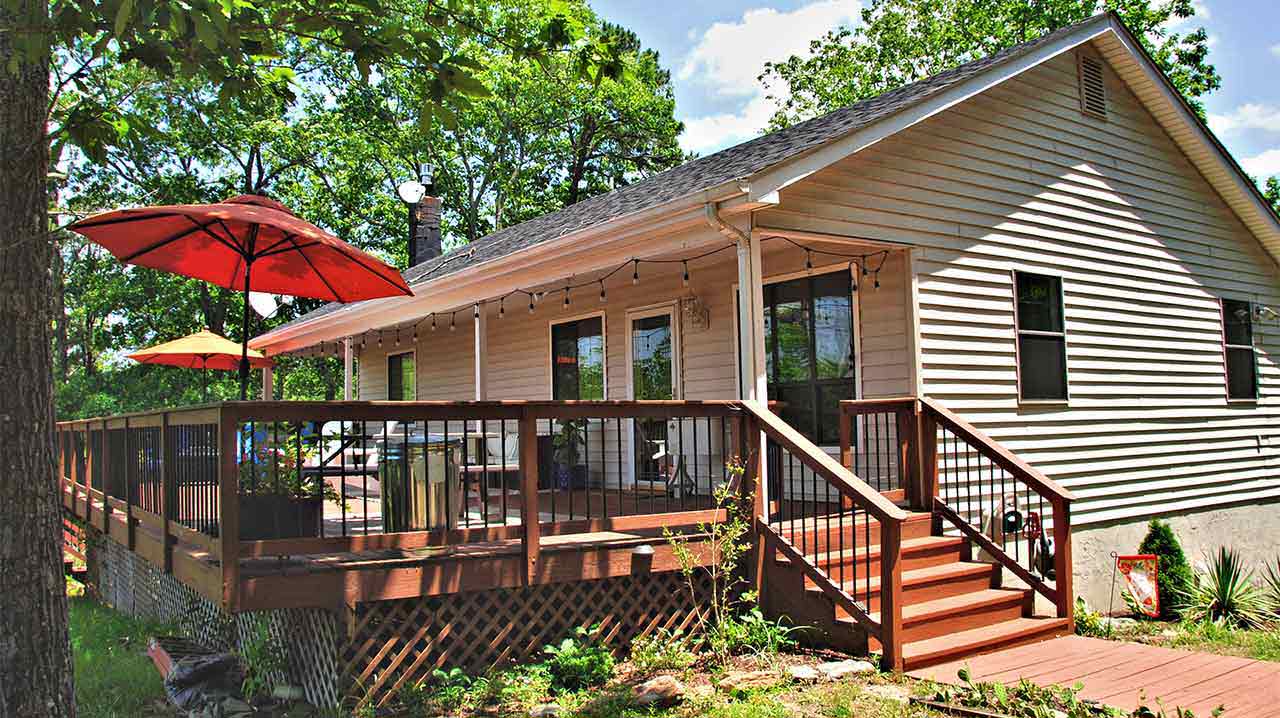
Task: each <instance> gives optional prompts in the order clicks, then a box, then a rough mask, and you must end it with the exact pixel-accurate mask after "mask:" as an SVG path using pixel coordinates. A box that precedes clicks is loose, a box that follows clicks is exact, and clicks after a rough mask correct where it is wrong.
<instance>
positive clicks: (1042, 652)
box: [908, 636, 1280, 718]
mask: <svg viewBox="0 0 1280 718" xmlns="http://www.w3.org/2000/svg"><path fill="white" fill-rule="evenodd" d="M963 667H967V668H968V669H969V672H970V673H971V674H972V677H973V679H974V680H981V681H995V682H1001V683H1006V684H1013V683H1017V682H1018V680H1020V679H1021V678H1027V679H1028V680H1031V681H1032V682H1034V683H1038V684H1041V685H1048V684H1055V683H1056V684H1058V685H1066V686H1070V685H1074V684H1076V683H1080V684H1083V686H1084V688H1083V689H1082V690H1081V692H1080V694H1081V696H1082V697H1084V698H1091V699H1094V700H1098V701H1101V702H1103V703H1107V704H1110V705H1113V706H1116V707H1117V708H1121V709H1123V710H1126V711H1129V710H1133V709H1134V708H1136V707H1138V706H1139V705H1140V704H1142V703H1143V702H1145V703H1146V704H1147V705H1150V706H1154V705H1155V703H1156V700H1157V699H1159V700H1160V701H1161V702H1162V703H1163V704H1164V705H1165V706H1166V708H1170V709H1171V708H1173V707H1175V706H1181V707H1182V708H1188V709H1191V710H1192V711H1194V712H1195V714H1196V715H1206V716H1207V715H1210V713H1211V712H1212V710H1213V709H1214V708H1215V707H1217V706H1218V705H1225V706H1226V709H1227V712H1226V715H1227V716H1233V715H1236V716H1250V718H1252V717H1254V716H1258V717H1263V716H1277V717H1280V663H1274V662H1268V661H1255V660H1250V659H1247V658H1236V657H1233V656H1219V655H1212V654H1207V653H1196V652H1192V651H1184V650H1178V649H1173V648H1161V647H1159V646H1148V645H1143V644H1138V643H1126V642H1121V641H1106V640H1102V639H1097V638H1083V637H1081V636H1062V637H1060V638H1053V639H1050V640H1047V641H1042V642H1040V643H1034V644H1030V645H1023V646H1018V647H1015V648H1010V649H1007V650H1004V651H997V652H995V653H989V654H987V655H983V656H973V657H969V658H965V659H962V660H958V661H952V662H950V663H943V664H940V665H936V666H932V667H929V668H924V669H921V670H917V671H911V672H910V673H909V674H908V675H910V676H912V677H914V678H922V679H928V680H934V681H939V682H944V683H953V684H954V683H958V682H959V681H958V679H957V676H956V674H957V672H958V671H959V670H960V669H961V668H963ZM1144 696H1145V698H1144Z"/></svg>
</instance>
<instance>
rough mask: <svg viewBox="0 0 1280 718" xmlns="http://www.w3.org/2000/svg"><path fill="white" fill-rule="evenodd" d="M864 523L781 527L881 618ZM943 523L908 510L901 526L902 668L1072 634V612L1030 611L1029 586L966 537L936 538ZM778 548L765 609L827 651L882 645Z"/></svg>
mask: <svg viewBox="0 0 1280 718" xmlns="http://www.w3.org/2000/svg"><path fill="white" fill-rule="evenodd" d="M864 522H865V519H863V520H862V521H858V522H856V523H851V524H850V525H847V526H843V527H842V528H843V531H839V530H833V529H834V524H830V525H829V524H828V522H824V521H823V519H821V518H819V519H817V520H816V521H814V520H812V519H810V520H809V522H808V524H807V525H808V527H809V528H808V529H807V530H805V531H801V530H799V529H797V530H795V531H791V530H788V528H787V527H786V525H785V522H784V523H783V525H782V526H781V531H780V532H779V533H780V534H781V535H782V536H783V538H785V539H786V540H787V541H789V542H791V544H792V545H794V546H801V545H804V546H807V547H808V548H809V550H810V554H809V555H816V561H815V562H816V564H817V565H818V567H819V568H821V569H822V570H823V571H825V572H826V573H827V575H828V576H829V577H831V579H832V583H833V584H839V585H840V588H842V589H843V590H844V591H845V592H846V593H848V594H849V595H851V596H852V597H853V598H854V599H855V600H856V601H857V602H858V603H859V604H860V605H862V606H863V607H865V610H866V611H867V612H868V613H869V614H870V616H871V618H872V619H873V620H875V621H876V622H879V621H880V616H879V613H878V611H879V609H880V580H881V579H880V555H881V551H880V546H879V545H878V543H877V542H878V541H879V535H878V534H879V531H878V529H877V524H876V523H875V522H872V525H871V526H870V527H868V526H866V525H865V523H864ZM940 525H941V523H940V522H935V521H934V520H933V516H932V515H930V514H929V513H921V512H914V513H911V514H909V517H908V519H907V520H906V521H905V522H904V523H903V526H902V550H901V558H900V567H901V571H902V593H901V596H902V598H901V602H902V608H901V612H902V641H903V645H902V657H903V670H914V669H916V668H921V667H925V666H930V665H934V664H937V663H942V662H945V661H951V660H956V659H958V658H963V657H966V656H971V655H977V654H981V653H988V652H991V651H995V650H999V649H1002V648H1007V647H1010V646H1015V645H1020V644H1024V643H1033V642H1037V641H1041V640H1044V639H1047V638H1051V637H1054V636H1058V635H1062V634H1065V633H1069V632H1070V630H1071V622H1070V619H1067V618H1058V617H1053V616H1038V615H1035V613H1034V605H1035V600H1034V596H1033V591H1032V589H1029V588H1011V587H1004V586H1002V580H1003V575H1002V574H1003V570H1002V567H1001V566H1000V565H999V564H991V563H984V562H977V561H974V560H973V548H972V546H971V543H970V541H969V540H968V539H966V538H962V537H953V536H941V535H937V533H935V527H940ZM816 527H821V530H818V528H816ZM841 534H843V535H841ZM833 543H834V544H836V545H835V546H831V545H829V544H833ZM820 544H821V545H820ZM842 547H843V550H841V548H842ZM855 547H856V548H855ZM776 549H777V547H776V546H773V545H772V544H770V543H766V556H765V561H764V564H763V569H764V571H765V572H766V575H765V577H764V586H765V587H766V591H765V596H764V601H765V608H766V610H767V611H769V612H770V613H771V614H772V615H783V616H786V617H787V618H788V619H790V621H791V622H792V623H793V624H795V625H804V626H810V627H812V628H813V629H814V630H815V631H816V633H817V635H816V636H815V639H816V642H819V643H824V644H826V645H829V646H831V647H833V648H837V649H841V650H845V651H848V652H851V653H862V652H864V651H877V650H879V649H880V644H879V643H878V642H877V641H876V640H875V638H874V637H870V636H868V635H867V632H866V631H865V630H864V629H863V628H862V627H861V626H860V625H859V624H858V622H857V621H856V620H855V619H854V618H853V617H852V616H851V615H850V614H849V612H848V611H847V610H846V609H845V607H844V606H843V605H842V604H841V603H840V602H839V601H837V600H836V599H834V598H832V596H831V595H830V594H829V593H828V592H827V591H824V590H823V588H822V587H820V586H819V585H818V584H817V583H815V581H814V580H812V579H811V578H810V576H809V575H807V574H806V573H804V572H803V571H802V570H801V569H800V568H799V567H798V566H794V565H793V564H792V561H791V560H790V559H789V558H788V557H787V556H786V555H785V554H784V553H783V552H781V551H779V550H776ZM814 552H816V553H814Z"/></svg>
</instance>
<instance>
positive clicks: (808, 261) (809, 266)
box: [804, 249, 813, 274]
mask: <svg viewBox="0 0 1280 718" xmlns="http://www.w3.org/2000/svg"><path fill="white" fill-rule="evenodd" d="M804 270H805V271H806V272H808V273H809V274H813V252H811V251H809V250H807V249H806V250H804Z"/></svg>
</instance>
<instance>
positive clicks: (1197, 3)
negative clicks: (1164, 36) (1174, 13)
mask: <svg viewBox="0 0 1280 718" xmlns="http://www.w3.org/2000/svg"><path fill="white" fill-rule="evenodd" d="M1191 9H1192V10H1193V11H1194V13H1195V14H1193V15H1192V16H1191V17H1171V18H1169V21H1168V22H1166V23H1165V24H1164V29H1165V30H1168V31H1171V32H1181V31H1182V30H1184V29H1186V28H1187V27H1189V26H1191V25H1192V24H1195V25H1199V24H1201V23H1203V22H1204V21H1206V20H1208V19H1209V18H1211V17H1213V13H1211V12H1209V6H1208V5H1205V4H1204V0H1191Z"/></svg>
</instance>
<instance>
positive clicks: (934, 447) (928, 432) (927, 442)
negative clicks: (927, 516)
mask: <svg viewBox="0 0 1280 718" xmlns="http://www.w3.org/2000/svg"><path fill="white" fill-rule="evenodd" d="M916 425H917V426H918V427H919V428H920V433H919V437H920V438H919V444H920V471H919V474H920V480H919V485H920V494H919V495H920V505H919V507H918V508H920V509H921V510H924V511H932V510H933V500H934V499H935V498H937V497H938V420H937V418H936V417H935V416H934V415H933V412H932V411H929V408H928V407H926V406H921V407H920V414H919V421H917V422H916Z"/></svg>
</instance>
